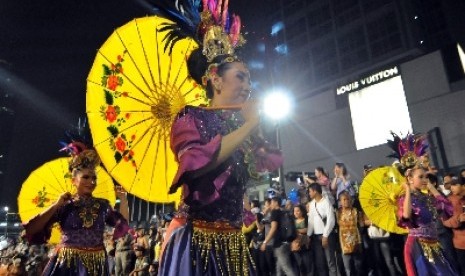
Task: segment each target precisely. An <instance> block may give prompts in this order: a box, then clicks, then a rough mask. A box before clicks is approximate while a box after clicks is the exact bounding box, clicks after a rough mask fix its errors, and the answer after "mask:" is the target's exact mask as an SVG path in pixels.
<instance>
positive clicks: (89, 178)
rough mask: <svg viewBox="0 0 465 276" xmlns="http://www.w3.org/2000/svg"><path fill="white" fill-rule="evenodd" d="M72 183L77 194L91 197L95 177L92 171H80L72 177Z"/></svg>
mask: <svg viewBox="0 0 465 276" xmlns="http://www.w3.org/2000/svg"><path fill="white" fill-rule="evenodd" d="M73 183H74V185H75V186H76V189H77V194H78V195H84V196H91V195H92V193H93V192H94V190H95V187H96V185H97V177H96V174H95V171H94V170H92V169H81V170H79V171H76V173H75V175H74V177H73Z"/></svg>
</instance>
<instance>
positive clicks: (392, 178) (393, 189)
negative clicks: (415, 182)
mask: <svg viewBox="0 0 465 276" xmlns="http://www.w3.org/2000/svg"><path fill="white" fill-rule="evenodd" d="M404 181H405V178H404V177H403V176H402V175H401V174H400V173H399V171H398V170H397V168H395V167H390V166H385V167H380V168H377V169H375V170H373V171H371V172H370V173H368V175H367V176H365V178H364V179H363V182H362V185H361V186H360V190H359V200H360V204H361V205H362V208H363V211H364V212H365V214H366V215H367V216H368V218H369V219H370V220H371V221H372V222H373V224H375V225H377V226H378V227H380V228H382V229H384V230H385V231H388V232H392V233H398V234H405V233H407V232H408V230H407V229H404V228H401V227H399V226H397V217H396V211H397V196H398V195H399V194H400V193H401V192H402V183H403V182H404Z"/></svg>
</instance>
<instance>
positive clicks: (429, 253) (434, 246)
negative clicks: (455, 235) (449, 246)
mask: <svg viewBox="0 0 465 276" xmlns="http://www.w3.org/2000/svg"><path fill="white" fill-rule="evenodd" d="M418 242H419V243H420V246H421V248H422V250H423V255H424V256H425V257H426V258H427V259H428V261H429V262H430V263H434V255H437V256H438V257H439V258H440V259H441V260H442V261H444V260H445V258H444V255H443V254H442V250H441V244H440V243H439V241H438V240H436V239H422V238H419V239H418Z"/></svg>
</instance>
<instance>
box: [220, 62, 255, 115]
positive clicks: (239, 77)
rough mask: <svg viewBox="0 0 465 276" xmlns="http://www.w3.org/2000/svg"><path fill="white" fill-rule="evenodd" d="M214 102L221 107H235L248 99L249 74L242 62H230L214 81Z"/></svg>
mask: <svg viewBox="0 0 465 276" xmlns="http://www.w3.org/2000/svg"><path fill="white" fill-rule="evenodd" d="M214 86H215V88H216V90H215V94H214V96H213V98H214V100H215V101H216V102H217V103H219V104H221V105H225V106H227V105H237V104H241V103H243V102H245V101H247V100H248V99H249V97H250V73H249V70H248V69H247V67H246V66H245V65H244V64H243V63H242V62H231V63H230V64H229V67H228V69H227V70H226V71H225V72H224V73H223V75H222V76H221V77H220V76H218V77H216V78H215V80H214Z"/></svg>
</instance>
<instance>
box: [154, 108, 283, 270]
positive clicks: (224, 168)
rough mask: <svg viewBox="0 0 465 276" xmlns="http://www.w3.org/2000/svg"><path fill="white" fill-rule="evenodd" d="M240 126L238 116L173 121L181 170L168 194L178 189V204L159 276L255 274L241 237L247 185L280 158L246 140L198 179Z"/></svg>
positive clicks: (187, 112) (201, 112)
mask: <svg viewBox="0 0 465 276" xmlns="http://www.w3.org/2000/svg"><path fill="white" fill-rule="evenodd" d="M242 124H243V120H242V117H241V116H240V115H239V113H237V112H231V111H220V110H207V109H203V108H195V107H186V108H185V109H184V110H183V111H182V112H181V113H180V114H179V115H178V117H177V119H176V120H175V122H174V124H173V126H172V132H171V147H172V150H173V151H174V153H175V155H176V156H177V159H178V162H179V169H178V172H177V174H176V176H175V179H174V181H173V184H172V187H171V188H172V190H173V191H174V190H175V189H176V188H177V187H180V188H182V202H181V204H180V207H179V210H178V213H177V215H176V218H175V219H174V220H173V221H172V222H171V224H170V229H168V233H167V235H166V240H165V246H164V252H163V255H162V257H161V261H160V262H161V265H160V271H159V275H250V274H252V275H253V274H254V272H255V271H254V268H253V264H252V262H251V257H250V254H249V249H248V245H247V244H246V242H245V239H244V235H243V234H242V233H241V231H240V229H241V226H242V223H243V202H242V200H243V194H244V192H245V184H246V182H247V181H248V179H249V176H250V175H251V174H255V173H256V172H257V171H264V170H266V169H268V170H270V171H271V170H274V169H276V168H277V167H279V166H280V164H281V162H282V158H281V154H280V153H279V151H276V150H271V149H269V148H268V146H267V144H266V143H265V142H263V141H262V140H259V139H255V138H249V139H247V140H245V141H244V143H243V144H242V146H240V147H239V148H238V149H236V150H235V152H234V153H233V154H232V155H231V156H230V157H229V158H228V159H227V160H226V161H225V162H224V163H222V164H221V165H219V166H218V167H216V168H215V169H213V170H211V171H209V172H207V173H204V174H201V175H198V176H196V173H197V172H199V171H201V170H202V168H204V167H205V166H207V165H208V164H209V163H210V162H211V161H212V160H213V159H214V158H215V156H216V154H217V153H218V151H219V149H220V145H221V140H222V137H223V136H225V135H227V134H229V133H231V132H232V131H234V130H236V129H237V128H239V127H240V126H241V125H242ZM257 153H259V154H257Z"/></svg>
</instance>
